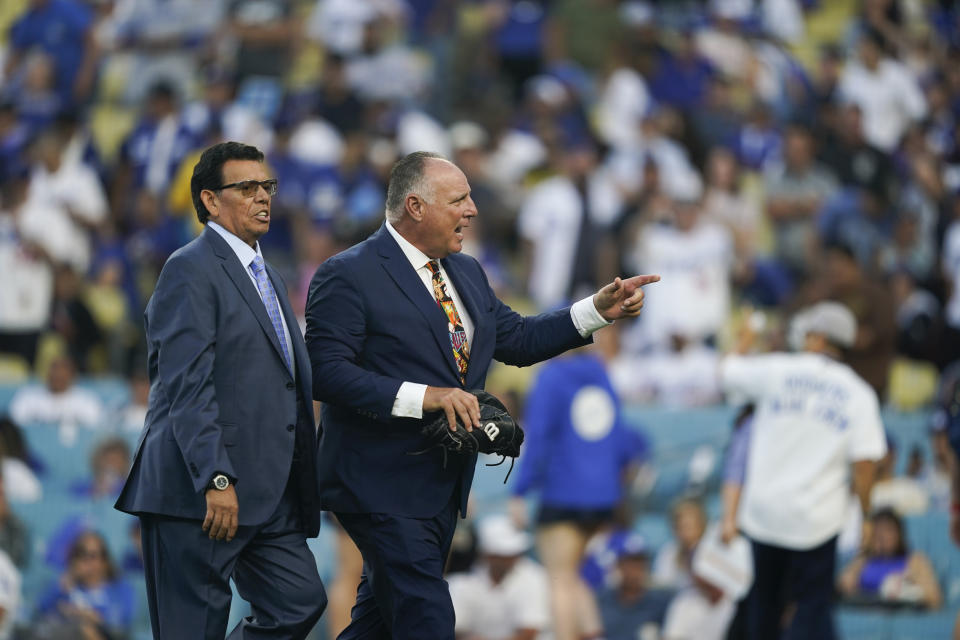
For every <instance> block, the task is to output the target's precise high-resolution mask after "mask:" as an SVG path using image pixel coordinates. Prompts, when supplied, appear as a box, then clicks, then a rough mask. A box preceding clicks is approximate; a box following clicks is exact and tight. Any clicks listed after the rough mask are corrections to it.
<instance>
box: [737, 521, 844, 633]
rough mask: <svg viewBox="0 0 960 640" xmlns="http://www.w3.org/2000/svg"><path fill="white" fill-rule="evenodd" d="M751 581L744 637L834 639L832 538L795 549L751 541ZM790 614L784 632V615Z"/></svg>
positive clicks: (834, 543) (834, 540)
mask: <svg viewBox="0 0 960 640" xmlns="http://www.w3.org/2000/svg"><path fill="white" fill-rule="evenodd" d="M752 544H753V570H754V576H755V577H754V581H753V587H752V588H751V590H750V594H749V595H748V596H747V637H748V638H750V639H751V640H777V639H782V640H806V639H808V638H817V640H833V638H835V637H836V636H835V634H834V630H833V593H834V589H833V576H834V568H835V566H836V557H837V537H836V536H834V537H832V538H830V539H829V540H827V541H826V542H824V543H823V544H821V545H820V546H818V547H814V548H813V549H806V550H803V551H797V550H795V549H785V548H783V547H776V546H773V545H769V544H764V543H762V542H757V541H756V540H753V541H752ZM788 606H790V607H791V608H793V607H795V609H793V615H792V616H791V619H790V621H789V623H788V625H787V627H786V628H785V629H784V628H783V616H784V611H785V610H786V609H787V607H788Z"/></svg>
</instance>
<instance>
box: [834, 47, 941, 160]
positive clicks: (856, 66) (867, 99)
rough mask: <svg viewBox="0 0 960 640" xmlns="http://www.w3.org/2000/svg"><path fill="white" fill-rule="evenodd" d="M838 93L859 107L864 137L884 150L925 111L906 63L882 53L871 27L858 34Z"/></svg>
mask: <svg viewBox="0 0 960 640" xmlns="http://www.w3.org/2000/svg"><path fill="white" fill-rule="evenodd" d="M840 96H841V99H843V100H846V101H849V102H853V103H855V104H857V105H858V106H859V107H860V109H861V110H862V112H863V129H864V135H865V136H866V138H867V141H868V142H870V144H872V145H873V146H875V147H877V148H878V149H881V150H883V151H886V152H888V153H889V152H891V151H894V150H895V149H896V147H897V144H898V143H899V142H900V138H901V137H902V136H903V134H904V132H905V131H906V130H907V128H908V127H909V126H910V124H911V123H912V122H917V121H919V120H922V119H923V118H924V117H925V116H926V114H927V103H926V99H925V98H924V96H923V92H922V91H921V90H920V86H919V83H918V82H917V80H916V78H914V77H913V76H912V75H911V73H910V70H909V69H908V68H907V67H906V66H904V65H903V64H901V63H900V62H897V61H896V60H893V59H891V58H888V57H885V56H884V55H883V40H882V38H881V37H880V36H879V35H878V34H877V33H875V32H872V31H867V32H866V33H865V34H864V35H863V36H862V37H861V38H860V42H859V44H858V55H857V59H856V60H851V61H850V62H848V63H847V67H846V69H845V70H844V72H843V76H842V77H841V79H840Z"/></svg>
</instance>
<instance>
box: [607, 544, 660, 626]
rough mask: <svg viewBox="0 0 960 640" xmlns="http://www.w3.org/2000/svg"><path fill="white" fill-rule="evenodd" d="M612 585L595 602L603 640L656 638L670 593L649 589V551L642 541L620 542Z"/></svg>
mask: <svg viewBox="0 0 960 640" xmlns="http://www.w3.org/2000/svg"><path fill="white" fill-rule="evenodd" d="M619 546H620V548H619V549H618V550H617V551H618V557H617V580H616V584H615V585H614V586H613V587H611V588H608V589H605V590H604V591H602V592H601V593H600V595H599V596H598V598H597V601H598V604H599V606H600V616H601V618H602V619H603V631H604V637H605V638H606V639H607V640H634V639H635V638H646V637H648V636H650V637H659V636H658V635H657V633H658V632H659V630H660V628H661V627H662V626H663V621H664V618H665V617H666V615H667V607H668V606H669V605H670V600H671V599H672V598H673V591H670V590H667V589H651V588H650V551H649V549H648V548H647V544H646V542H645V541H644V539H643V537H642V536H640V535H639V534H629V535H627V536H625V537H624V538H622V541H621V544H620V545H619Z"/></svg>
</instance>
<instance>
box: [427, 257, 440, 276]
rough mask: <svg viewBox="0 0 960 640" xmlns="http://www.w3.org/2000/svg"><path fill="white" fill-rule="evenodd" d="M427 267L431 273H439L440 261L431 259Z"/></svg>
mask: <svg viewBox="0 0 960 640" xmlns="http://www.w3.org/2000/svg"><path fill="white" fill-rule="evenodd" d="M427 269H429V270H430V273H432V274H433V275H437V274H438V273H440V262H438V261H437V260H431V261H430V262H428V263H427Z"/></svg>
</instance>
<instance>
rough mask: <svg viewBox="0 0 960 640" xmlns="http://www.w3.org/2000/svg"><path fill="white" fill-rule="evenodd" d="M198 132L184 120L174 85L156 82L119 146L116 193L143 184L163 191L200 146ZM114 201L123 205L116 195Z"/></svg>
mask: <svg viewBox="0 0 960 640" xmlns="http://www.w3.org/2000/svg"><path fill="white" fill-rule="evenodd" d="M198 135H199V134H198V133H196V132H194V131H193V130H191V129H190V128H189V127H188V126H187V125H186V124H185V123H184V122H183V119H182V117H181V115H180V105H179V101H178V96H177V93H176V90H175V89H174V87H173V85H171V84H168V83H166V82H160V83H157V84H156V85H154V86H153V87H152V88H151V89H150V92H149V94H148V95H147V99H146V102H145V104H144V109H143V117H142V118H141V119H140V121H139V122H137V124H136V126H135V127H134V129H133V131H131V132H130V135H129V136H127V138H126V139H125V140H124V142H123V144H122V145H121V147H120V162H119V164H118V167H117V176H116V178H115V180H114V193H122V194H129V193H133V192H135V191H136V190H137V189H140V188H141V187H146V188H147V189H149V190H150V191H151V192H153V193H156V194H162V193H164V192H165V191H166V189H167V188H168V187H169V186H170V181H171V180H172V178H173V176H174V173H175V172H176V170H177V168H178V167H179V166H180V163H181V162H182V161H183V159H184V157H186V155H187V154H188V153H190V152H191V151H193V150H194V149H196V148H197V147H199V146H200V138H198ZM131 187H132V188H131ZM113 204H114V208H115V209H122V208H124V207H122V206H120V205H121V204H122V203H121V202H120V201H119V200H118V199H116V198H115V199H114V203H113Z"/></svg>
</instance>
